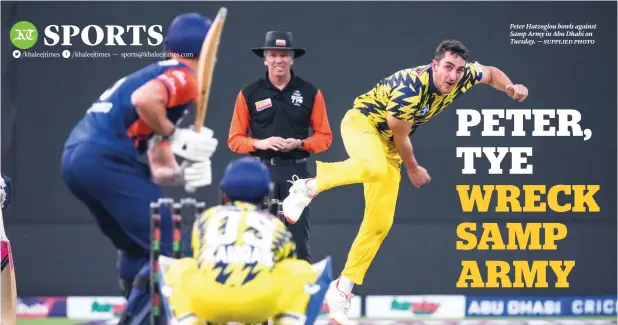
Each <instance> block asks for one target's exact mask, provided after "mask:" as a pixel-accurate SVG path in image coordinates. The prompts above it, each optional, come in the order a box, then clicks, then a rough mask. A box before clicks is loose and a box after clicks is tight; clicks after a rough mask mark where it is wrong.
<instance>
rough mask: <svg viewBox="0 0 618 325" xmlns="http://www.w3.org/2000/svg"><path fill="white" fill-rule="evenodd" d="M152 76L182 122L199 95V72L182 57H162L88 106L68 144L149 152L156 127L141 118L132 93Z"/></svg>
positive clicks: (169, 112)
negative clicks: (132, 101)
mask: <svg viewBox="0 0 618 325" xmlns="http://www.w3.org/2000/svg"><path fill="white" fill-rule="evenodd" d="M151 80H156V81H158V82H159V84H161V86H162V91H163V92H166V94H167V105H166V107H167V117H168V119H170V121H172V123H178V121H179V120H180V118H181V117H182V116H183V115H184V114H185V113H186V112H187V109H188V108H189V107H190V106H191V105H192V103H193V102H195V97H196V96H197V77H196V75H195V72H194V71H193V70H191V68H189V67H188V65H186V64H185V63H184V62H183V60H182V59H171V60H165V61H158V62H155V63H153V64H150V65H148V66H146V67H144V68H142V69H140V70H138V71H136V72H134V73H132V74H130V75H127V76H125V77H123V78H120V79H119V80H118V81H116V82H115V83H114V84H113V85H112V86H111V87H110V88H109V89H107V90H106V91H104V92H103V93H102V94H101V96H100V97H99V98H98V99H97V100H96V101H95V102H94V103H93V104H92V106H91V107H90V108H89V109H88V111H87V112H86V114H85V116H84V117H83V118H82V119H81V120H80V121H79V122H78V123H77V125H76V126H75V128H73V130H72V132H71V134H70V135H69V138H68V139H67V141H66V143H65V148H69V147H73V146H75V145H77V144H80V143H96V144H99V145H102V146H105V147H107V148H108V149H111V150H113V151H118V153H119V154H121V155H130V156H135V155H140V154H143V153H144V152H146V150H147V148H148V145H147V143H148V140H149V139H150V138H151V137H152V136H153V135H154V132H153V131H152V129H151V128H150V127H149V126H148V125H147V124H146V123H145V122H144V120H142V119H141V118H140V116H139V115H138V114H137V111H136V110H135V107H134V106H133V104H132V103H131V95H132V94H133V92H134V91H136V90H137V89H138V88H139V87H141V86H142V85H144V84H146V83H147V82H149V81H151Z"/></svg>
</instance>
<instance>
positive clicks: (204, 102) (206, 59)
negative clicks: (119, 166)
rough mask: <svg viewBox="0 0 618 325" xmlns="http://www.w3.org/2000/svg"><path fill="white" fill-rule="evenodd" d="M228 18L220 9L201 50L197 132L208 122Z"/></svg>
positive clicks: (194, 126)
mask: <svg viewBox="0 0 618 325" xmlns="http://www.w3.org/2000/svg"><path fill="white" fill-rule="evenodd" d="M226 18H227V8H225V7H222V8H221V9H219V12H218V13H217V16H216V17H215V20H214V21H213V23H212V25H211V26H210V30H209V31H208V34H207V35H206V38H205V39H204V43H202V49H201V51H200V59H199V61H198V67H197V69H198V70H197V91H198V93H197V106H196V107H195V122H194V125H193V129H194V130H195V132H198V133H199V132H201V131H202V126H203V125H204V122H206V109H207V108H208V99H209V98H210V86H211V85H212V76H213V73H214V71H215V63H216V62H217V52H218V49H219V43H220V41H221V34H222V33H223V25H224V24H225V19H226ZM185 191H187V192H188V193H195V189H194V188H192V187H189V186H185Z"/></svg>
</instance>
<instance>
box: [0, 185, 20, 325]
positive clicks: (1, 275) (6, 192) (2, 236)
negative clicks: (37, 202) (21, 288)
mask: <svg viewBox="0 0 618 325" xmlns="http://www.w3.org/2000/svg"><path fill="white" fill-rule="evenodd" d="M1 175H2V177H1V178H0V206H1V207H2V209H1V210H0V255H1V261H2V266H1V269H0V282H1V283H0V288H1V290H0V304H1V305H2V306H0V307H1V308H0V324H2V325H15V324H17V287H16V283H15V267H14V265H13V252H12V251H11V242H10V241H9V238H8V237H7V236H6V232H5V231H4V213H3V212H4V210H5V209H6V208H7V207H8V206H9V202H10V198H11V179H10V178H9V177H8V176H6V175H4V174H1Z"/></svg>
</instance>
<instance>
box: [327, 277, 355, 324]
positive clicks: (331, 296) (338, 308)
mask: <svg viewBox="0 0 618 325" xmlns="http://www.w3.org/2000/svg"><path fill="white" fill-rule="evenodd" d="M352 297H354V295H353V294H351V293H350V294H346V293H344V292H342V291H341V290H339V289H338V288H337V280H335V281H333V282H331V284H330V287H329V288H328V291H327V292H326V297H324V302H326V304H327V305H328V318H329V319H330V321H331V322H332V323H333V324H335V325H347V324H348V321H349V320H348V311H349V310H350V305H351V304H352Z"/></svg>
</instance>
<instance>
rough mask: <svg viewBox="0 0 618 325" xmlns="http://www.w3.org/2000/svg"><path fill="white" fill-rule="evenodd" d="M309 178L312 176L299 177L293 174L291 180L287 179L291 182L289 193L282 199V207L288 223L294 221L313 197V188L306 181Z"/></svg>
mask: <svg viewBox="0 0 618 325" xmlns="http://www.w3.org/2000/svg"><path fill="white" fill-rule="evenodd" d="M310 180H313V178H303V179H300V178H298V176H296V175H294V176H292V180H291V181H288V182H290V183H292V187H290V194H289V195H288V196H287V197H286V198H285V199H284V200H283V205H282V209H283V216H284V217H285V219H286V220H287V221H288V222H289V223H296V222H297V221H298V219H299V218H300V215H301V214H302V213H303V211H304V210H305V208H306V207H307V206H308V205H309V203H310V202H311V200H312V199H313V198H314V197H315V194H314V192H315V190H313V189H311V188H310V187H309V186H308V185H307V182H309V181H310Z"/></svg>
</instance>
